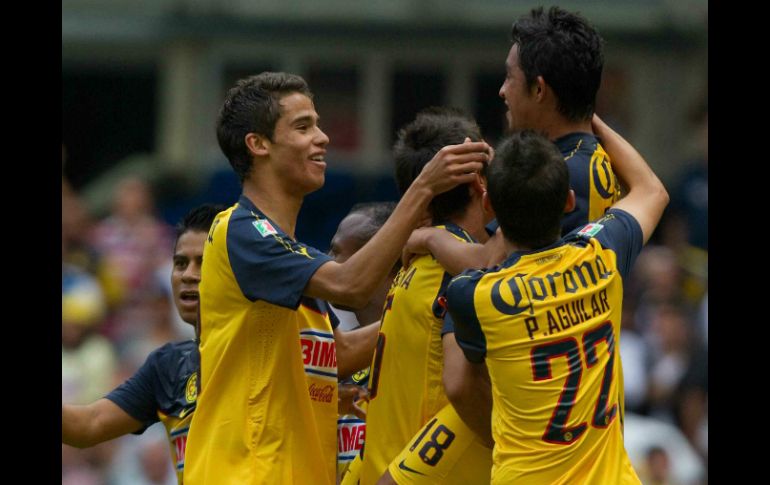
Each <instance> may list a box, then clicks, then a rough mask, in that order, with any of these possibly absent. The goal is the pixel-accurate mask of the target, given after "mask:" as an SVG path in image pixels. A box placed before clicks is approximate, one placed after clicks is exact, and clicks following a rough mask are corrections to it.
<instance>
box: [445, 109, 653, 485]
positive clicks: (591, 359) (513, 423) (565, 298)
mask: <svg viewBox="0 0 770 485" xmlns="http://www.w3.org/2000/svg"><path fill="white" fill-rule="evenodd" d="M595 126H596V127H597V129H598V130H599V131H600V132H601V133H600V134H601V136H603V139H604V140H605V143H606V144H607V148H608V150H609V151H610V152H612V153H613V155H614V156H615V162H614V163H615V169H616V173H617V174H618V176H619V177H620V178H621V179H622V181H623V182H624V183H625V185H626V186H627V187H628V189H629V191H628V194H627V195H626V196H625V197H624V198H623V199H621V200H620V201H618V202H616V203H615V204H614V205H613V206H612V208H611V209H610V210H609V211H608V212H607V213H606V214H605V216H604V217H602V218H600V219H599V220H598V221H596V222H594V223H590V224H587V225H583V226H581V227H579V228H577V229H575V230H574V231H572V232H571V233H569V234H568V235H566V236H564V237H562V238H560V233H561V228H562V214H563V212H565V211H569V210H570V209H571V208H572V207H573V206H574V204H575V197H574V192H572V191H571V190H570V187H569V174H568V170H567V167H566V166H565V164H564V161H563V157H562V155H561V154H560V153H559V151H558V150H556V149H555V147H554V146H553V144H552V143H550V142H549V141H548V140H547V139H546V138H544V137H542V136H540V135H537V134H535V133H534V132H531V131H524V132H519V133H515V134H514V135H512V136H511V137H510V138H509V139H507V140H505V141H504V142H503V143H502V145H501V146H500V147H498V148H497V150H496V157H495V161H494V162H493V163H492V164H491V165H490V167H489V187H488V191H489V192H488V201H489V202H491V206H492V208H493V209H494V210H495V213H496V216H497V220H498V222H499V223H500V227H501V229H502V233H503V236H504V242H505V248H506V254H507V258H506V259H505V261H504V262H503V263H501V264H500V265H498V266H496V267H494V268H492V269H484V270H468V271H466V272H464V273H462V274H461V275H459V276H457V277H455V278H454V279H453V280H452V282H451V283H450V284H449V286H448V289H447V304H448V310H449V314H450V315H451V319H452V321H453V323H454V327H455V332H456V333H455V336H456V339H457V342H458V343H459V344H460V346H461V348H462V350H463V352H464V354H465V356H466V358H467V359H468V361H469V362H470V363H472V365H476V366H482V365H483V364H486V369H488V373H489V378H490V380H491V385H492V399H493V411H492V435H493V438H494V442H495V445H494V466H493V468H492V483H500V484H503V483H506V484H507V483H617V484H621V483H640V481H639V478H638V477H637V475H636V473H635V472H634V470H633V468H632V467H631V463H630V461H629V459H628V456H627V454H626V451H625V448H624V447H623V434H622V421H623V408H622V394H621V385H622V383H621V382H619V377H620V372H621V365H620V355H619V352H620V350H619V349H620V348H619V345H618V340H619V338H620V328H621V325H620V317H621V310H622V298H623V279H624V278H625V277H627V275H628V272H629V270H630V268H631V266H632V265H633V262H634V260H635V258H636V256H637V255H638V254H639V251H640V250H641V248H642V246H643V244H644V243H645V242H646V241H647V240H648V239H649V237H650V235H651V233H652V231H653V230H654V229H655V226H656V225H657V223H658V221H659V220H660V216H661V214H662V213H663V210H664V208H665V207H666V205H667V204H668V194H667V192H666V190H665V188H664V187H663V185H662V184H661V182H660V180H658V178H657V177H656V176H655V174H654V173H653V172H652V170H651V169H650V168H649V167H648V166H647V164H646V162H645V161H644V159H643V158H642V157H641V156H640V155H639V154H638V153H637V152H636V151H635V150H634V149H633V147H631V146H630V145H629V144H627V143H626V142H625V140H623V139H622V138H620V137H619V135H617V134H616V133H614V132H612V131H611V130H610V129H609V128H607V127H606V125H603V124H602V123H601V121H600V120H598V119H597V120H596V125H595ZM489 202H487V203H489ZM475 386H476V382H475V381H469V382H467V383H466V386H465V387H464V389H465V392H466V393H469V394H470V393H473V392H474V387H475ZM458 412H460V413H461V416H465V415H466V414H467V413H468V411H467V410H464V409H463V408H458ZM469 418H470V419H474V417H473V416H470V417H469Z"/></svg>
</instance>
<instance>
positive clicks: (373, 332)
mask: <svg viewBox="0 0 770 485" xmlns="http://www.w3.org/2000/svg"><path fill="white" fill-rule="evenodd" d="M379 331H380V324H379V322H376V323H373V324H371V325H367V326H366V327H363V328H357V329H355V330H351V331H349V332H344V331H342V330H339V331H338V330H335V332H334V338H335V340H336V347H337V374H338V376H339V378H340V379H345V378H347V377H350V376H351V375H353V374H354V373H356V372H358V371H359V370H361V369H365V368H366V367H369V365H370V364H371V363H372V356H373V355H374V347H375V345H376V344H377V335H378V334H379Z"/></svg>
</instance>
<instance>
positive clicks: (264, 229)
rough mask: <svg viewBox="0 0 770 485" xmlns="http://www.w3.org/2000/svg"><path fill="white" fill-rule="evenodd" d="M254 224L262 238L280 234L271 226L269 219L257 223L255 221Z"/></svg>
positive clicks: (258, 220)
mask: <svg viewBox="0 0 770 485" xmlns="http://www.w3.org/2000/svg"><path fill="white" fill-rule="evenodd" d="M252 224H254V227H255V228H256V229H257V231H259V233H260V234H261V235H262V237H267V236H270V235H273V234H278V231H276V230H275V228H274V227H273V225H272V224H270V221H268V220H267V219H257V220H256V221H253V222H252Z"/></svg>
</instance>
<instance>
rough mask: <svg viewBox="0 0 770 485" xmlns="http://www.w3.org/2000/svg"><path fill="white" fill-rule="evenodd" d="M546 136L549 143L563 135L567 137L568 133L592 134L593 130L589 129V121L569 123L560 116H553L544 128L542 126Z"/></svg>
mask: <svg viewBox="0 0 770 485" xmlns="http://www.w3.org/2000/svg"><path fill="white" fill-rule="evenodd" d="M542 131H544V132H545V134H546V136H548V139H549V140H551V141H555V140H558V139H559V138H561V137H563V136H564V135H569V134H570V133H593V132H594V130H593V128H592V127H591V120H590V119H589V120H587V121H569V120H567V119H565V118H564V117H562V116H561V115H555V116H554V117H553V118H552V119H550V120H549V121H548V122H547V123H546V124H545V126H543V130H542Z"/></svg>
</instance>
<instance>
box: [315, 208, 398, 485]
mask: <svg viewBox="0 0 770 485" xmlns="http://www.w3.org/2000/svg"><path fill="white" fill-rule="evenodd" d="M395 206H396V203H395V202H365V203H360V204H356V205H354V206H353V207H352V208H351V209H350V212H349V213H348V215H347V216H345V218H344V219H342V221H340V224H339V226H338V227H337V232H336V233H335V234H334V237H333V238H332V242H331V248H330V250H329V254H330V255H331V256H332V257H333V258H334V260H335V261H336V262H338V263H344V262H345V261H347V260H348V259H349V258H350V257H351V256H352V255H353V254H355V253H356V252H357V251H358V250H359V249H361V247H362V246H363V245H364V244H366V242H367V241H369V239H371V238H372V236H374V235H375V234H376V233H377V231H378V230H379V229H380V227H382V225H383V224H385V221H386V220H387V219H388V217H389V216H390V214H391V213H392V212H393V209H394V208H395ZM400 267H401V264H400V263H396V264H395V265H394V266H393V268H391V271H390V273H388V275H387V276H386V277H385V279H384V280H383V281H382V283H381V284H380V286H379V288H378V289H377V291H375V292H374V294H373V295H372V297H371V299H370V300H369V302H368V303H367V305H366V306H365V307H363V308H361V309H358V310H353V314H354V316H355V319H356V321H357V324H358V328H356V329H354V330H351V331H347V332H346V331H342V330H341V329H340V327H337V328H336V329H334V340H335V342H336V344H337V353H338V359H337V361H338V365H339V366H340V371H339V373H340V385H339V395H340V398H339V400H340V403H342V404H341V406H347V409H346V410H343V409H340V411H339V414H340V416H339V419H338V420H337V441H338V448H337V473H338V475H339V476H343V474H346V473H347V475H345V476H346V479H347V480H353V479H354V478H353V475H354V476H355V477H356V478H355V479H354V480H355V481H358V478H357V477H358V472H357V471H356V470H357V468H358V467H360V457H359V453H360V451H361V448H362V447H363V445H364V440H365V436H366V422H365V419H366V411H365V406H366V403H363V404H361V405H360V407H359V404H358V403H357V401H360V400H361V399H365V398H367V397H368V391H367V389H366V387H365V386H367V384H368V382H369V364H371V362H372V354H373V353H374V345H375V343H376V342H377V335H378V334H379V329H380V318H381V316H382V305H383V303H384V302H385V296H386V295H387V292H388V288H390V285H391V283H392V282H393V278H394V277H395V276H396V273H398V270H399V269H400ZM364 332H367V333H364ZM368 332H372V333H371V337H373V338H371V340H370V339H369V336H370V335H369V334H368ZM343 352H344V353H343ZM348 355H351V357H349V358H348ZM345 358H348V360H350V361H351V362H350V363H348V364H345ZM358 358H366V362H365V363H364V364H363V365H361V366H360V367H358V366H359V365H360V364H358V363H356V361H357V359H358ZM343 365H345V366H346V367H348V368H351V369H355V370H356V371H357V372H355V373H354V374H352V375H351V376H350V378H348V379H343V377H342V376H343V372H342V370H341V369H342V367H343ZM356 367H357V368H356ZM364 367H365V368H364ZM353 460H357V463H356V466H354V467H352V468H353V470H350V472H348V470H349V466H351V463H352V462H353ZM351 474H352V475H351ZM348 475H350V476H348Z"/></svg>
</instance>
